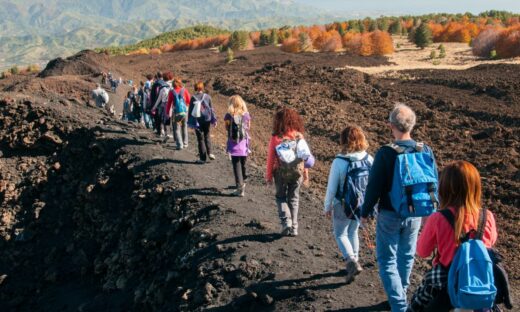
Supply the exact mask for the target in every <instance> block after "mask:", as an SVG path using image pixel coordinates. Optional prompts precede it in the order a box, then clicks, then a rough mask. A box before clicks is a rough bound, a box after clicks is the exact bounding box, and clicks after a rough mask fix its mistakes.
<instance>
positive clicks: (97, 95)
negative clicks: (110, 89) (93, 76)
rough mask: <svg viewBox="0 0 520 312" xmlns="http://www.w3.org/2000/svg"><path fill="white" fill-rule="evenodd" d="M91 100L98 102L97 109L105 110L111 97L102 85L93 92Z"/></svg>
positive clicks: (98, 85)
mask: <svg viewBox="0 0 520 312" xmlns="http://www.w3.org/2000/svg"><path fill="white" fill-rule="evenodd" d="M90 96H91V98H92V100H94V101H95V102H96V107H99V108H105V107H106V105H107V104H108V101H109V97H108V93H107V92H106V91H105V89H103V88H101V85H100V84H99V83H98V84H96V89H94V90H92V92H91V95H90Z"/></svg>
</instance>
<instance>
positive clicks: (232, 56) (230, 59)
mask: <svg viewBox="0 0 520 312" xmlns="http://www.w3.org/2000/svg"><path fill="white" fill-rule="evenodd" d="M234 59H235V53H233V49H231V48H228V49H227V53H226V63H228V64H229V63H231V62H233V60H234Z"/></svg>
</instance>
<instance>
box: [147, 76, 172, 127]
mask: <svg viewBox="0 0 520 312" xmlns="http://www.w3.org/2000/svg"><path fill="white" fill-rule="evenodd" d="M162 88H171V85H168V84H167V83H166V82H165V81H164V80H163V74H162V73H161V72H158V73H157V74H156V75H155V81H154V83H153V85H152V89H151V91H150V100H151V105H152V107H151V108H150V114H151V115H152V116H153V121H154V129H155V132H156V133H157V136H161V135H162V136H164V134H163V133H162V126H161V124H162V122H161V116H160V115H159V114H158V112H157V110H155V111H154V110H153V107H154V106H155V103H156V102H157V98H158V97H159V93H160V91H161V89H162Z"/></svg>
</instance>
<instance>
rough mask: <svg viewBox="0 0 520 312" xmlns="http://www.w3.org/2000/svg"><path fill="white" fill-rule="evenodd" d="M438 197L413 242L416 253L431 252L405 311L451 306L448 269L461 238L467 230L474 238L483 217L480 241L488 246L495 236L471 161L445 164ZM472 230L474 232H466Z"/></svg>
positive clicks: (424, 255) (448, 308)
mask: <svg viewBox="0 0 520 312" xmlns="http://www.w3.org/2000/svg"><path fill="white" fill-rule="evenodd" d="M439 197H440V211H438V212H436V213H434V214H432V215H431V216H430V217H429V218H428V220H427V221H426V224H425V225H424V228H423V230H422V232H421V235H420V237H419V241H418V244H417V254H418V255H419V256H420V257H422V258H430V257H431V256H432V255H434V258H433V268H432V269H431V270H430V271H428V272H427V273H426V274H425V276H424V279H423V281H422V284H421V286H420V287H419V288H418V289H417V291H416V292H415V294H414V295H413V298H412V301H411V304H410V307H409V309H408V311H413V312H419V311H439V312H442V311H449V310H451V309H453V307H452V306H451V303H450V297H449V296H448V270H449V268H450V265H452V261H453V259H454V256H455V253H456V250H457V248H459V246H460V245H461V242H462V239H461V238H463V237H465V236H466V235H468V234H469V235H470V237H471V238H475V236H476V235H478V234H477V233H478V230H479V226H480V224H481V222H484V219H485V223H482V225H483V226H480V227H481V231H482V232H481V234H482V242H483V243H484V245H485V247H486V248H491V247H493V245H494V244H495V242H496V240H497V228H496V224H495V218H494V217H493V214H492V213H491V211H489V210H487V209H483V208H482V202H481V200H482V189H481V182H480V174H479V172H478V171H477V169H476V168H475V167H474V166H473V165H472V164H470V163H469V162H466V161H457V162H453V163H451V164H449V165H447V166H446V167H445V168H444V170H442V173H441V177H440V182H439ZM484 213H485V214H486V215H485V218H483V217H484V215H483V214H484ZM472 230H474V231H476V232H474V233H470V231H472ZM467 233H468V234H467ZM454 265H455V264H454ZM483 273H485V272H483ZM481 286H484V285H481Z"/></svg>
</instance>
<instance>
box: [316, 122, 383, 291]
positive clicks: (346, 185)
mask: <svg viewBox="0 0 520 312" xmlns="http://www.w3.org/2000/svg"><path fill="white" fill-rule="evenodd" d="M340 145H341V152H340V153H339V154H338V155H336V158H335V159H334V161H333V162H332V166H331V168H330V174H329V182H328V184H327V193H326V196H325V209H324V212H325V215H326V216H328V217H329V218H330V217H332V226H333V233H334V237H335V238H336V242H337V244H338V247H339V250H340V251H341V254H342V255H343V259H344V260H345V264H346V268H347V270H346V271H347V277H346V279H347V283H351V282H352V281H354V278H355V276H356V275H358V274H359V273H361V271H363V269H362V268H361V265H360V264H359V262H358V261H359V236H358V229H359V221H360V220H359V218H360V217H361V205H362V204H363V199H364V196H365V189H366V186H367V184H368V175H369V173H370V169H371V168H372V163H373V161H374V159H373V158H372V156H370V155H369V154H368V153H367V152H366V150H367V149H368V142H367V140H366V138H365V134H364V133H363V130H361V128H360V127H358V126H348V127H346V128H345V129H344V130H343V131H342V132H341V134H340Z"/></svg>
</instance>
